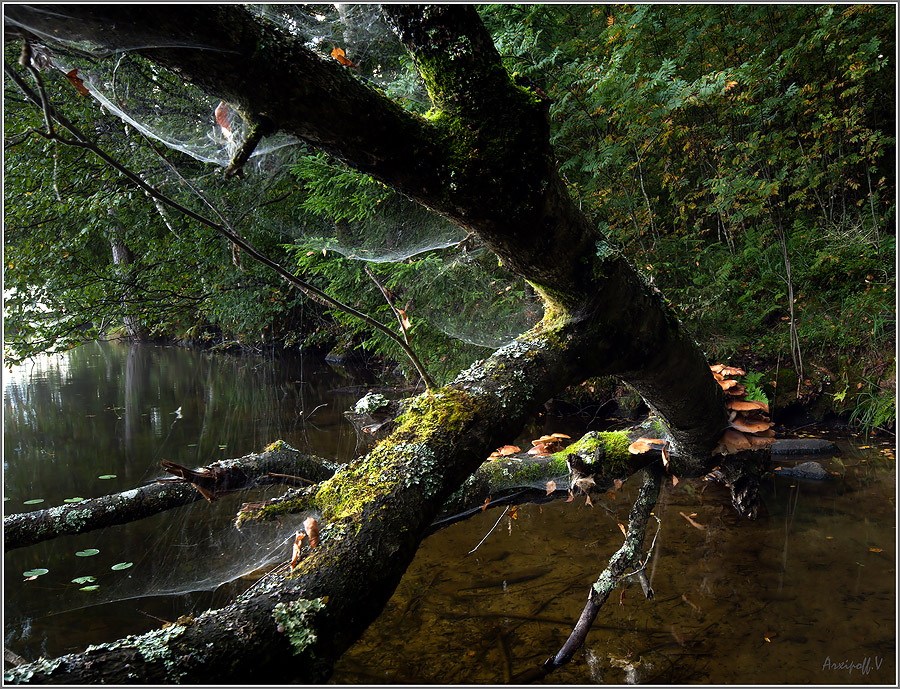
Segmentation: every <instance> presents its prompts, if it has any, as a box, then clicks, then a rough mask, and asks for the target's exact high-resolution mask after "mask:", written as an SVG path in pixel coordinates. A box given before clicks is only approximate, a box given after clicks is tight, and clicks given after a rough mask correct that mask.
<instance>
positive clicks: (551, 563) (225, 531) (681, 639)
mask: <svg viewBox="0 0 900 689" xmlns="http://www.w3.org/2000/svg"><path fill="white" fill-rule="evenodd" d="M372 382H373V381H371V380H365V379H364V378H355V379H354V378H348V377H346V374H344V373H342V372H341V371H338V370H334V369H332V368H330V367H328V366H327V365H325V364H323V363H322V362H319V361H312V360H302V359H286V358H279V359H277V360H273V359H271V358H269V359H266V358H257V357H252V358H247V357H244V358H241V357H234V356H229V355H221V354H210V353H200V352H196V351H191V350H183V349H176V348H166V347H153V346H147V345H132V346H128V345H120V344H113V343H107V344H94V345H88V346H85V347H81V348H79V349H76V350H73V351H71V352H69V353H67V354H65V355H60V356H55V357H51V358H44V359H40V360H39V362H38V363H37V364H36V365H34V366H33V367H32V365H31V364H28V365H26V366H23V367H18V368H14V369H13V371H12V373H10V372H8V371H4V407H5V408H4V411H5V414H4V511H5V513H12V512H23V511H28V510H31V509H39V508H44V507H50V506H53V505H57V504H62V502H63V501H64V500H65V499H71V498H73V497H85V498H87V497H95V496H98V495H103V494H106V493H110V492H117V491H121V490H126V489H129V488H132V487H134V486H137V485H141V484H143V483H146V482H149V481H151V480H152V479H154V478H155V477H157V476H160V475H161V473H162V472H161V471H160V469H159V462H160V460H162V459H167V460H170V461H173V462H176V463H179V464H184V465H187V466H198V465H202V464H206V463H208V462H210V461H214V460H216V459H221V458H225V457H236V456H240V455H243V454H246V453H248V452H256V451H259V450H261V449H262V447H264V446H265V445H266V444H268V443H270V442H272V441H273V440H275V439H278V438H281V439H283V440H285V441H286V442H288V443H289V444H291V445H292V446H294V447H296V448H298V449H300V450H304V451H309V452H312V453H315V454H318V455H319V456H322V457H326V458H329V459H336V460H339V461H345V460H347V459H349V458H352V457H353V456H355V455H356V454H358V452H360V451H361V450H362V448H361V447H358V446H357V436H356V433H355V431H354V430H353V429H352V427H351V426H350V425H349V423H347V422H346V420H345V419H344V418H343V416H342V412H343V411H344V410H345V409H348V408H350V407H351V406H352V405H353V404H354V403H355V401H356V400H357V399H358V398H359V397H361V396H362V394H364V392H365V390H366V388H365V387H364V386H365V385H367V384H371V383H372ZM321 405H325V406H321ZM776 420H777V419H776ZM597 421H598V422H599V421H602V419H600V420H597ZM583 430H584V422H580V421H577V420H570V421H569V422H568V423H566V422H565V421H562V420H552V421H546V422H544V423H537V422H536V423H535V424H533V425H532V427H531V428H529V429H528V431H527V433H526V434H525V435H523V437H522V438H520V439H519V440H520V441H521V442H525V443H527V442H528V441H529V440H530V438H532V437H536V435H538V434H541V433H543V432H554V431H561V432H567V433H569V434H571V435H573V437H577V436H576V433H581V432H582V431H583ZM835 440H836V442H837V443H838V444H839V446H840V447H841V449H842V453H841V454H840V455H839V456H838V457H836V458H833V459H829V460H822V461H823V463H824V464H825V466H826V468H827V469H828V470H829V471H831V472H833V479H832V480H831V481H828V482H824V483H813V482H806V481H792V480H788V479H786V478H783V477H775V478H774V479H772V480H771V481H769V482H767V483H766V484H765V491H764V495H763V500H764V504H765V509H764V510H763V511H762V514H761V516H760V518H759V519H758V520H756V521H755V522H748V521H741V520H738V519H737V517H736V516H735V514H734V511H733V510H732V509H731V508H730V506H729V504H728V503H729V500H728V494H727V491H726V490H725V489H722V488H720V487H718V486H714V485H711V484H704V483H702V482H699V481H680V482H679V483H678V484H677V485H676V486H673V485H672V483H671V480H670V481H669V482H668V484H667V487H666V489H665V493H664V495H663V498H662V500H661V502H660V503H659V505H658V506H657V509H656V514H657V516H659V517H660V519H661V523H662V526H661V530H660V534H659V536H658V538H657V541H656V547H655V550H654V555H653V558H652V560H651V562H650V564H649V566H648V574H649V576H650V579H651V583H652V585H653V588H654V590H655V592H656V597H655V598H654V599H653V600H652V601H647V600H644V599H643V596H642V595H641V590H640V587H638V586H637V585H634V584H630V585H628V586H627V587H624V588H623V589H621V591H624V598H622V597H621V593H620V591H617V592H616V593H615V594H614V596H613V597H611V598H610V600H609V601H607V604H606V605H605V606H604V607H603V608H602V609H601V611H600V614H599V615H598V617H597V620H596V622H595V624H594V627H593V629H592V630H591V632H590V634H589V635H588V638H587V643H586V644H585V647H584V648H583V649H581V650H580V651H579V652H578V653H576V656H575V658H574V659H573V661H572V662H571V663H570V664H569V665H567V666H565V667H564V668H562V669H560V670H558V671H557V672H555V673H553V674H551V675H549V676H548V677H546V678H545V679H544V680H543V681H544V682H545V683H559V684H592V683H597V682H604V683H614V684H623V683H630V682H639V683H700V682H704V683H706V682H711V683H738V684H766V683H772V684H792V683H813V684H857V683H864V684H869V683H871V684H893V683H895V681H896V666H895V648H896V569H895V568H896V550H895V543H896V538H895V536H896V531H895V524H896V517H895V515H896V512H895V497H896V490H895V483H896V471H895V461H894V448H893V445H892V444H885V443H879V442H876V441H874V440H871V439H870V440H869V441H865V440H864V439H863V438H854V437H850V438H847V437H843V438H835ZM807 459H808V458H807ZM785 463H787V462H785ZM102 476H112V477H113V478H100V477H102ZM638 482H639V477H634V478H632V479H631V480H629V481H627V482H626V483H625V485H624V486H623V488H622V490H621V491H619V492H618V493H616V494H615V497H614V498H613V497H612V496H607V497H606V498H603V499H601V500H595V501H594V506H593V507H590V506H587V505H586V504H585V501H584V498H583V497H578V498H575V500H573V501H572V502H569V503H566V502H563V501H556V502H551V503H545V504H542V505H537V504H531V505H521V506H519V508H518V510H517V517H516V519H511V518H509V516H504V517H503V518H502V519H501V520H500V522H499V524H498V526H497V528H496V529H495V530H494V531H493V533H491V535H490V536H489V537H488V538H487V539H486V540H485V542H484V543H483V544H482V545H481V546H480V547H479V548H478V549H477V550H476V551H475V552H474V553H472V554H470V555H467V553H468V551H470V550H472V548H474V547H475V545H476V544H477V543H478V542H479V541H481V539H482V538H483V537H484V536H485V534H487V533H488V531H490V530H491V527H493V526H494V524H495V523H496V522H497V520H498V517H500V514H501V511H502V510H500V509H487V510H485V511H483V512H479V513H478V514H477V515H476V516H475V517H473V518H471V519H469V520H466V521H464V522H461V523H458V524H455V525H453V526H450V527H448V528H446V529H443V530H442V531H439V532H438V533H436V534H434V535H433V536H431V537H429V538H428V539H427V540H426V541H425V542H424V544H423V546H422V547H421V548H420V550H419V552H418V554H417V555H416V558H415V560H414V562H413V563H412V565H411V566H410V568H409V570H408V571H407V573H406V575H405V576H404V578H403V580H402V581H401V583H400V585H399V587H398V589H397V591H396V592H395V594H394V596H393V598H392V599H391V601H390V603H389V604H388V607H387V608H386V609H385V611H384V613H383V614H382V616H381V617H380V618H379V620H378V621H377V622H376V623H375V624H374V625H373V626H372V627H371V628H370V629H369V630H368V631H367V632H366V633H365V635H364V636H363V637H362V638H361V639H360V640H359V641H358V642H357V643H356V644H355V645H354V646H353V647H352V648H351V650H350V651H349V652H348V653H347V654H345V656H344V657H343V658H342V659H341V661H340V662H339V663H338V666H337V668H336V671H335V675H334V677H333V679H332V681H333V682H335V683H361V684H368V683H417V684H419V683H473V684H479V683H484V684H496V683H503V682H505V681H509V680H510V679H513V680H515V677H516V675H518V674H519V673H521V672H525V671H527V670H530V669H532V668H534V667H536V666H537V665H539V664H541V663H542V662H543V661H544V659H545V658H547V657H548V656H550V655H553V654H554V653H555V652H556V651H557V650H558V649H559V647H560V645H561V644H562V643H563V641H564V640H565V638H566V637H567V635H568V633H569V631H570V630H571V628H572V626H573V624H574V622H575V620H576V619H577V617H578V615H579V613H580V611H581V608H582V606H583V604H584V601H585V599H586V596H587V591H588V588H589V586H590V584H591V583H592V582H593V581H594V580H595V579H596V577H597V576H598V575H599V573H600V571H601V570H602V569H603V567H604V565H605V563H606V561H607V560H608V558H609V557H610V556H611V555H612V553H613V552H615V550H616V549H617V548H618V547H619V545H620V544H621V539H622V536H621V532H620V531H619V527H618V523H619V522H623V523H624V522H626V521H627V513H628V510H629V508H630V503H631V500H632V499H633V497H634V495H635V494H636V492H637V487H638V485H637V484H638ZM267 491H268V493H261V492H260V491H256V492H254V493H250V494H248V493H243V494H240V495H235V496H230V497H228V498H225V499H222V500H220V501H217V502H216V503H214V504H213V505H210V504H208V503H206V501H198V502H195V503H193V504H192V505H189V506H186V507H184V508H180V509H177V510H171V511H170V512H168V513H164V514H160V515H156V516H154V517H152V518H149V519H145V520H142V521H140V522H137V523H134V524H130V525H124V526H117V527H113V528H109V529H104V530H101V531H96V532H91V533H88V534H82V535H79V536H66V537H62V538H58V539H55V540H53V541H49V542H45V543H41V544H38V545H35V546H31V547H28V548H21V549H17V550H13V551H10V552H9V553H8V554H7V556H6V558H5V582H4V587H5V590H4V602H5V605H4V617H5V620H4V621H5V628H4V636H5V642H6V647H7V648H9V649H10V650H12V651H14V652H16V653H18V654H19V655H21V656H23V657H25V658H26V659H29V660H30V659H34V658H36V657H38V656H40V655H44V656H48V657H52V656H57V655H60V654H62V653H66V652H72V651H77V650H81V649H83V648H84V647H85V646H87V645H88V644H90V643H98V642H102V641H111V640H114V639H116V638H119V637H121V636H124V635H126V634H136V633H141V632H144V631H148V630H150V629H153V628H156V627H158V626H159V624H160V620H166V621H171V620H175V619H176V618H177V617H179V616H181V615H184V614H187V613H190V612H199V611H202V610H204V609H206V608H207V607H210V606H218V605H221V604H223V603H225V602H227V600H228V599H229V598H230V597H231V596H233V595H235V594H236V593H237V592H239V591H241V590H242V589H243V588H245V587H246V586H248V585H249V584H250V583H252V581H253V580H254V579H255V577H256V576H258V572H259V571H260V570H261V569H264V568H266V567H271V566H272V565H273V564H274V563H279V562H282V561H284V560H285V559H286V558H287V556H288V553H289V551H290V548H289V546H288V545H287V542H286V541H283V540H282V539H284V538H287V537H288V536H289V535H290V534H291V533H293V530H294V525H293V524H283V525H282V531H283V533H281V531H279V532H272V531H265V532H262V533H255V534H254V533H248V534H244V533H243V532H242V533H241V534H237V533H236V532H235V531H234V530H233V529H231V528H229V522H230V521H231V519H232V518H233V515H234V513H235V512H236V510H237V509H238V507H239V506H240V503H241V502H243V501H246V500H248V499H259V497H260V496H264V495H268V494H277V492H278V489H277V488H269V489H267ZM36 499H42V500H43V502H41V503H33V504H25V503H26V502H27V501H30V500H36ZM681 513H684V515H687V516H689V517H691V519H692V520H693V522H694V524H692V523H691V522H689V521H688V520H687V519H686V518H685V516H683V515H682V514H681ZM695 524H696V525H695ZM698 526H699V527H703V528H698ZM653 530H654V529H653V528H651V533H652V531H653ZM89 549H96V550H98V551H99V552H98V553H97V554H95V555H85V553H89V552H91V550H89ZM76 553H81V554H82V555H76ZM129 562H130V563H132V565H131V566H130V567H127V568H125V569H115V570H114V569H112V567H113V566H114V565H120V564H127V563H129ZM37 568H44V569H47V570H49V571H48V573H46V574H43V575H39V576H37V577H36V578H34V579H31V580H27V581H26V580H25V579H26V577H25V576H23V573H24V572H26V571H35V570H36V569H37ZM254 572H256V573H257V574H254ZM87 576H92V577H94V578H95V581H93V582H87V585H88V586H97V588H95V589H94V590H90V591H84V590H82V589H83V588H84V586H85V583H82V582H79V583H74V582H73V581H72V580H73V579H79V578H81V577H87Z"/></svg>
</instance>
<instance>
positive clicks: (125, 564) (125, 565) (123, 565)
mask: <svg viewBox="0 0 900 689" xmlns="http://www.w3.org/2000/svg"><path fill="white" fill-rule="evenodd" d="M133 564H134V563H133V562H117V563H116V564H114V565H113V566H112V567H110V569H114V570H116V571H118V570H120V569H128V568H129V567H131V566H132V565H133Z"/></svg>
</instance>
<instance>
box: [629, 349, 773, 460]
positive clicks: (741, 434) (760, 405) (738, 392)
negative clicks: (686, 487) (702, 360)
mask: <svg viewBox="0 0 900 689" xmlns="http://www.w3.org/2000/svg"><path fill="white" fill-rule="evenodd" d="M709 368H710V370H711V371H712V374H713V377H714V378H715V379H716V382H717V383H718V384H719V385H720V386H721V387H722V390H723V391H724V393H725V408H726V409H727V410H728V423H729V428H727V429H726V430H725V432H724V433H723V434H722V437H721V438H719V442H718V444H717V445H716V448H715V449H714V450H713V454H714V455H719V454H721V455H732V454H736V453H738V452H741V451H743V450H758V449H761V448H764V447H768V446H769V445H771V444H772V443H774V442H775V431H773V430H772V426H773V425H774V424H773V423H772V422H771V421H770V420H769V417H768V414H769V405H768V404H766V403H765V402H760V401H757V400H748V399H746V396H747V386H746V385H743V384H742V383H739V382H738V381H736V380H735V379H734V378H729V376H743V375H746V373H745V372H744V371H743V370H741V369H739V368H735V367H732V366H726V365H725V364H715V365H714V366H710V367H709ZM653 445H660V446H661V448H660V450H661V451H662V456H663V464H665V465H668V459H669V458H668V448H669V443H668V441H666V440H662V439H657V438H638V439H637V440H635V441H634V442H633V443H632V444H631V445H630V446H629V448H628V451H629V452H631V453H632V454H643V453H644V452H647V451H649V450H650V448H651V447H652V446H653Z"/></svg>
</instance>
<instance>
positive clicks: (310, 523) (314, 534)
mask: <svg viewBox="0 0 900 689" xmlns="http://www.w3.org/2000/svg"><path fill="white" fill-rule="evenodd" d="M303 528H304V529H306V535H307V536H309V547H310V548H317V547H318V546H319V522H317V521H316V520H315V519H314V518H313V517H307V518H306V519H305V520H304V521H303Z"/></svg>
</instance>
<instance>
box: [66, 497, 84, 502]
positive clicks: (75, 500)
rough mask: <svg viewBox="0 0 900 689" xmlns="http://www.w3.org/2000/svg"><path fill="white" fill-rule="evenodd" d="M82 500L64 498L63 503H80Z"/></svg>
mask: <svg viewBox="0 0 900 689" xmlns="http://www.w3.org/2000/svg"><path fill="white" fill-rule="evenodd" d="M82 500H84V498H66V499H65V500H63V502H81V501H82Z"/></svg>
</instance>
